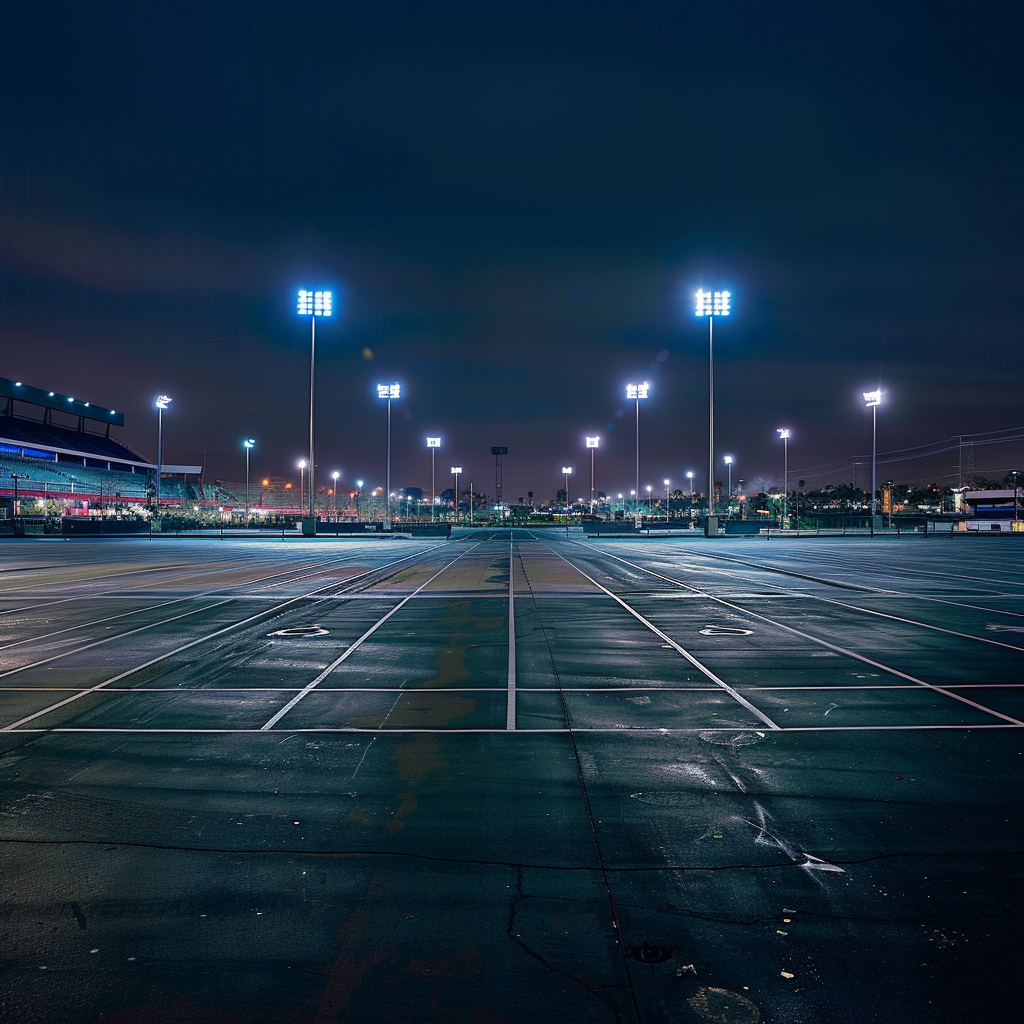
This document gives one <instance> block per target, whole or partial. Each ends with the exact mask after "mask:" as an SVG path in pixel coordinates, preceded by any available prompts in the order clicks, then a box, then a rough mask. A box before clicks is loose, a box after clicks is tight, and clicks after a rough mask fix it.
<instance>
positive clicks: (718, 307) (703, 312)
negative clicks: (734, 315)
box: [695, 288, 732, 316]
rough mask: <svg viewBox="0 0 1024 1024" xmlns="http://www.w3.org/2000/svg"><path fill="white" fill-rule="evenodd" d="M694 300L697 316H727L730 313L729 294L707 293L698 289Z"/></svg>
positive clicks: (730, 294)
mask: <svg viewBox="0 0 1024 1024" xmlns="http://www.w3.org/2000/svg"><path fill="white" fill-rule="evenodd" d="M695 298H696V300H697V308H696V310H695V312H696V314H697V316H728V315H729V313H730V312H731V304H732V293H731V292H707V291H705V290H704V289H703V288H700V289H699V290H698V291H697V294H696V296H695Z"/></svg>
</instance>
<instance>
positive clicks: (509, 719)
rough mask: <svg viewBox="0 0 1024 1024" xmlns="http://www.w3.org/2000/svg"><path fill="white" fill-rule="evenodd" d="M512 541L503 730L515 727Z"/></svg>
mask: <svg viewBox="0 0 1024 1024" xmlns="http://www.w3.org/2000/svg"><path fill="white" fill-rule="evenodd" d="M513 575H514V572H513V565H512V539H511V535H510V536H509V542H508V704H507V706H506V710H505V728H506V729H515V727H516V598H515V591H514V588H513V586H512V577H513Z"/></svg>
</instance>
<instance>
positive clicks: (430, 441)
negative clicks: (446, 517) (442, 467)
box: [427, 437, 441, 522]
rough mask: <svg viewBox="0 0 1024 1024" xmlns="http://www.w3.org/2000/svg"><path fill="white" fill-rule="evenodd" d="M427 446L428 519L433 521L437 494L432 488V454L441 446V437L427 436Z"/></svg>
mask: <svg viewBox="0 0 1024 1024" xmlns="http://www.w3.org/2000/svg"><path fill="white" fill-rule="evenodd" d="M427 447H428V448H429V449H430V521H431V522H433V521H434V507H435V503H436V502H437V495H436V493H435V489H434V456H435V455H436V454H437V449H438V448H440V447H441V438H439V437H428V438H427Z"/></svg>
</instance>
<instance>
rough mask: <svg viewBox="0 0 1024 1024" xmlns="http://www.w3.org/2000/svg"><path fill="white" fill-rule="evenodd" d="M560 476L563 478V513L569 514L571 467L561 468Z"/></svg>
mask: <svg viewBox="0 0 1024 1024" xmlns="http://www.w3.org/2000/svg"><path fill="white" fill-rule="evenodd" d="M562 476H564V477H565V511H566V515H568V514H569V477H570V476H572V466H563V467H562Z"/></svg>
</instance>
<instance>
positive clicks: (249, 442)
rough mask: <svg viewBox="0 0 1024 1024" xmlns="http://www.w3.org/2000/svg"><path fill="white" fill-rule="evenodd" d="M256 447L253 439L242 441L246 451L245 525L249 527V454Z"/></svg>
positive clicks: (248, 438)
mask: <svg viewBox="0 0 1024 1024" xmlns="http://www.w3.org/2000/svg"><path fill="white" fill-rule="evenodd" d="M255 446H256V440H255V438H252V437H247V438H245V440H243V441H242V447H243V448H244V449H245V525H246V526H248V525H249V452H250V451H252V449H253V448H254V447H255Z"/></svg>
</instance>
